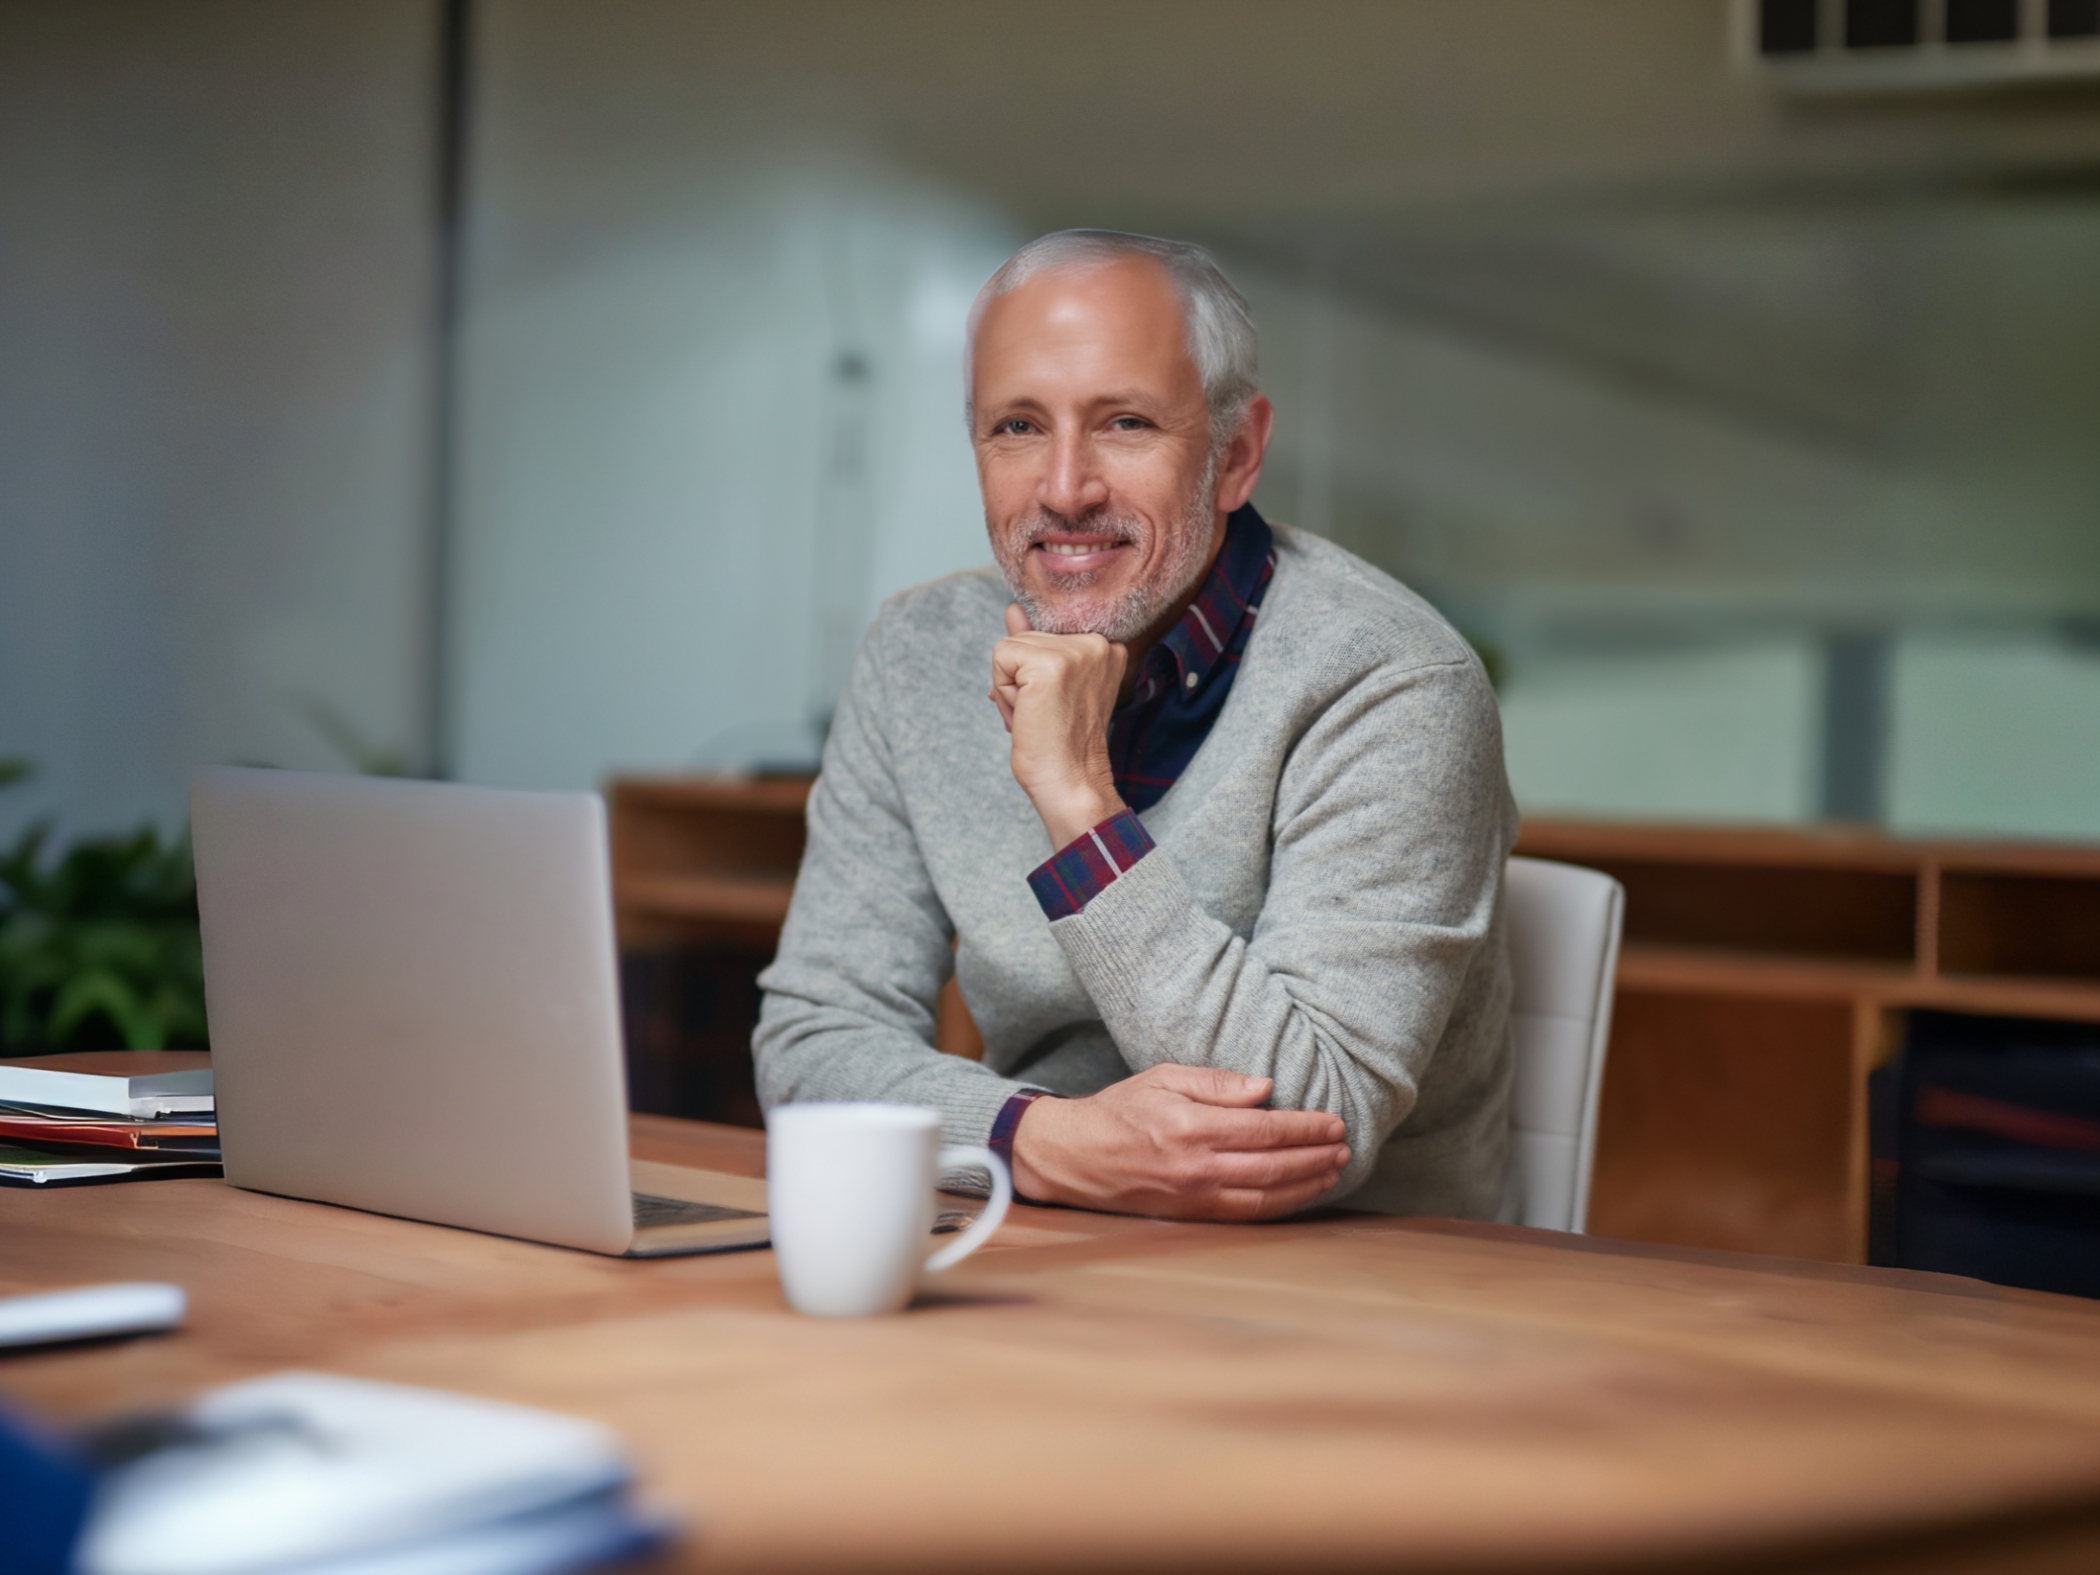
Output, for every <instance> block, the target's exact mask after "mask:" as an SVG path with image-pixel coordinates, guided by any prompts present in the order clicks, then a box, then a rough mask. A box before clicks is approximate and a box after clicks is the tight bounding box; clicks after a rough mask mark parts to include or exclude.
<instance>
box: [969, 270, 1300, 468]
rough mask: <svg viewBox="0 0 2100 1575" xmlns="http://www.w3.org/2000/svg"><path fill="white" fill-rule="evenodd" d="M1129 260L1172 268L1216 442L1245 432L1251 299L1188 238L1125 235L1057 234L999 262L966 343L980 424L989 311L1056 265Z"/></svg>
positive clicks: (1251, 377) (1250, 395)
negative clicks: (978, 358)
mask: <svg viewBox="0 0 2100 1575" xmlns="http://www.w3.org/2000/svg"><path fill="white" fill-rule="evenodd" d="M1126 257H1150V258H1151V259H1153V261H1155V262H1157V263H1158V264H1159V265H1160V266H1161V267H1163V268H1165V269H1166V270H1167V277H1168V278H1169V279H1171V280H1172V281H1173V283H1174V291H1175V293H1176V294H1177V295H1179V296H1180V297H1181V311H1182V321H1183V324H1184V326H1185V327H1186V328H1187V330H1188V341H1189V358H1190V359H1191V360H1193V361H1194V362H1195V363H1196V373H1197V375H1198V376H1199V377H1200V378H1202V380H1203V399H1204V403H1205V404H1206V405H1207V406H1208V407H1209V409H1210V441H1211V447H1212V448H1213V449H1221V448H1223V447H1224V446H1225V445H1226V444H1227V443H1229V442H1231V441H1232V439H1233V437H1234V436H1235V435H1236V434H1237V433H1238V432H1239V429H1240V423H1241V422H1243V421H1244V420H1246V418H1247V407H1248V405H1250V404H1251V403H1253V400H1254V396H1255V394H1256V393H1257V392H1259V390H1258V389H1257V387H1256V385H1255V374H1256V363H1255V335H1254V318H1253V315H1252V314H1251V313H1249V312H1248V310H1247V298H1246V297H1245V296H1243V295H1241V294H1240V292H1239V291H1238V290H1236V289H1234V288H1233V285H1232V281H1231V280H1230V279H1228V278H1226V277H1225V270H1224V269H1222V268H1220V267H1219V266H1218V260H1217V259H1216V258H1215V257H1213V256H1211V254H1210V253H1209V252H1208V251H1206V250H1205V249H1204V248H1203V247H1201V246H1197V245H1194V244H1192V243H1191V242H1188V241H1163V240H1160V239H1159V238H1157V237H1156V236H1151V235H1128V234H1125V233H1124V232H1123V231H1121V230H1058V231H1056V232H1054V233H1053V234H1050V235H1044V236H1039V237H1037V238H1036V239H1035V240H1032V241H1030V242H1029V243H1028V244H1027V245H1026V246H1024V247H1022V248H1021V249H1020V250H1019V251H1017V252H1015V253H1014V254H1013V256H1011V257H1009V258H1007V259H1006V261H1005V262H1003V263H1001V264H1000V265H999V269H998V272H996V273H994V274H993V275H992V276H991V278H989V279H987V280H985V282H984V288H983V289H981V290H979V291H978V292H977V299H976V301H974V302H973V303H972V304H971V306H970V326H969V332H968V334H967V336H966V337H965V339H964V341H963V387H964V389H965V394H964V398H963V409H964V411H965V412H966V413H967V414H968V416H969V419H970V420H971V422H972V424H973V425H974V423H975V421H976V412H975V406H976V390H975V388H974V387H973V386H972V383H973V378H974V362H975V355H976V347H977V325H978V323H979V322H981V321H982V320H983V318H984V313H985V308H986V307H988V306H990V305H991V304H992V302H994V301H996V300H997V299H998V298H999V297H1000V296H1002V295H1005V294H1006V293H1007V292H1009V291H1011V290H1017V289H1019V288H1020V287H1021V286H1022V285H1023V284H1025V283H1026V282H1027V281H1028V280H1029V279H1031V278H1033V277H1034V276H1035V275H1036V274H1039V273H1043V272H1045V271H1047V270H1049V269H1052V268H1069V267H1080V268H1086V267H1099V266H1101V265H1103V264H1106V263H1112V262H1120V261H1122V260H1123V259H1124V258H1126Z"/></svg>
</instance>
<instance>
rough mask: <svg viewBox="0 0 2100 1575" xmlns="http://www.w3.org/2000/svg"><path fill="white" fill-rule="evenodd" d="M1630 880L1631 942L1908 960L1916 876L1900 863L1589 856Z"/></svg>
mask: <svg viewBox="0 0 2100 1575" xmlns="http://www.w3.org/2000/svg"><path fill="white" fill-rule="evenodd" d="M1593 867H1594V868H1598V869H1601V870H1603V871H1604V872H1605V873H1606V874H1608V875H1611V876H1614V877H1615V878H1616V879H1617V880H1618V881H1619V882H1620V884H1622V885H1623V886H1624V887H1625V888H1626V941H1627V943H1628V944H1629V945H1652V946H1666V947H1708V948H1714V949H1717V950H1728V951H1734V952H1746V953H1754V954H1762V955H1767V956H1786V957H1796V958H1817V957H1824V958H1832V959H1842V960H1846V961H1854V962H1868V963H1883V964H1889V963H1895V964H1909V963H1911V962H1913V960H1914V959H1915V957H1916V949H1917V927H1918V882H1917V878H1916V877H1915V876H1914V875H1912V874H1909V873H1907V872H1903V871H1892V870H1859V869H1851V870H1847V869H1830V868H1813V867H1811V868H1794V869H1787V868H1783V867H1777V866H1773V865H1764V864H1704V865H1694V864H1684V863H1677V862H1674V861H1672V862H1665V861H1662V860H1645V859H1628V858H1616V859H1608V860H1597V861H1594V864H1593Z"/></svg>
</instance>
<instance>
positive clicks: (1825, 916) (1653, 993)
mask: <svg viewBox="0 0 2100 1575" xmlns="http://www.w3.org/2000/svg"><path fill="white" fill-rule="evenodd" d="M1518 851H1519V852H1521V853H1527V854H1530V855H1532V856H1534V857H1537V858H1547V859H1560V860H1563V861H1565V862H1567V863H1570V864H1582V865H1586V866H1588V867H1590V868H1592V869H1601V870H1604V871H1606V872H1607V873H1609V874H1611V875H1613V876H1615V877H1617V878H1618V879H1619V880H1620V881H1621V882H1622V883H1624V885H1625V887H1626V896H1627V900H1626V942H1625V947H1624V950H1623V951H1622V953H1621V957H1620V964H1619V978H1618V1001H1617V1013H1616V1017H1615V1020H1614V1025H1613V1032H1612V1043H1611V1051H1610V1056H1609V1059H1608V1060H1607V1062H1606V1064H1605V1082H1604V1096H1603V1102H1602V1109H1601V1113H1600V1116H1599V1127H1598V1134H1597V1169H1596V1176H1595V1180H1594V1182H1593V1185H1592V1191H1591V1201H1590V1222H1589V1223H1590V1229H1591V1230H1592V1231H1593V1232H1594V1233H1596V1234H1599V1235H1607V1236H1622V1237H1630V1238H1633V1239H1637V1240H1643V1241H1656V1242H1668V1243H1673V1244H1677V1245H1683V1246H1699V1247H1725V1248H1734V1249H1738V1250H1745V1251H1755V1252H1772V1253H1781V1254H1786V1255H1790V1256H1796V1257H1810V1258H1824V1259H1830V1260H1835V1261H1840V1262H1861V1261H1863V1260H1864V1258H1865V1252H1866V1227H1867V1196H1868V1175H1869V1169H1868V1150H1867V1099H1866V1090H1867V1076H1868V1074H1869V1073H1870V1072H1871V1071H1872V1070H1873V1069H1874V1068H1875V1067H1876V1066H1878V1065H1880V1064H1881V1063H1883V1062H1884V1061H1886V1060H1888V1059H1889V1058H1890V1057H1891V1056H1892V1055H1894V1054H1895V1052H1896V1051H1897V1050H1898V1049H1899V1048H1900V1046H1901V1044H1902V1038H1903V1029H1904V1018H1905V1014H1906V1013H1908V1012H1910V1011H1912V1010H1914V1009H1917V1008H1927V1007H1929V1008H1937V1009H1940V1010H1945V1011H1956V1012H1973V1013H1978V1014H1982V1015H1990V1016H2007V1017H2041V1018H2056V1019H2073V1020H2078V1021H2086V1022H2100V848H2093V847H2059V846H2048V845H2042V844H2033V843H2013V842H2006V843H1979V842H1927V841H1909V840H1903V839H1899V838H1894V837H1887V836H1883V835H1880V834H1878V833H1875V832H1872V831H1866V830H1860V829H1855V828H1829V829H1800V830H1796V829H1779V828H1770V829H1766V828H1735V827H1700V826H1656V825H1630V824H1611V823H1603V822H1592V821H1569V820H1538V821H1529V822H1527V823H1526V824H1525V827H1524V833H1523V837H1522V839H1521V841H1520V842H1519V843H1518Z"/></svg>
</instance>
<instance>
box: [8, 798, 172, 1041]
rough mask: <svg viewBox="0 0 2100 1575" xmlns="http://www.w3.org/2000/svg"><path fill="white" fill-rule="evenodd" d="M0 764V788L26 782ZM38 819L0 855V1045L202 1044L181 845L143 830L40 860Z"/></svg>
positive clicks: (47, 835) (43, 830) (42, 829)
mask: <svg viewBox="0 0 2100 1575" xmlns="http://www.w3.org/2000/svg"><path fill="white" fill-rule="evenodd" d="M29 770H30V768H29V766H28V764H27V763H26V762H24V761H20V760H5V759H0V787H5V786H7V785H9V784H11V783H14V782H19V781H20V780H22V779H23V778H24V777H26V776H28V775H29ZM50 840H51V823H50V822H49V821H48V820H43V821H38V822H37V823H35V824H33V825H31V826H30V827H29V828H28V829H27V830H25V831H24V832H23V833H22V834H21V835H20V836H19V837H18V838H17V839H16V840H15V843H14V845H13V846H12V847H10V848H8V849H6V850H5V851H4V852H0V1045H5V1046H6V1047H7V1048H8V1049H9V1050H11V1051H14V1052H16V1053H18V1054H19V1053H21V1052H23V1051H29V1052H32V1053H33V1052H36V1051H41V1050H68V1049H89V1048H101V1047H104V1046H108V1045H112V1044H116V1045H122V1046H125V1047H127V1048H129V1049H133V1050H157V1049H162V1048H165V1047H168V1046H171V1045H197V1046H201V1045H203V1044H204V1043H205V1024H204V958H203V950H202V947H201V944H200V941H199V937H198V931H197V886H196V877H195V875H194V873H193V871H192V866H191V861H190V849H189V843H188V840H187V839H186V838H177V839H175V840H174V841H172V842H167V843H164V842H163V841H162V840H161V835H160V832H159V831H158V830H156V829H155V828H154V827H151V826H146V827H143V828H141V829H140V830H138V831H136V832H133V833H131V834H130V835H128V836H101V837H87V838H83V839H81V840H80V841H78V842H75V843H74V844H73V845H72V846H71V847H69V848H66V849H65V850H64V851H63V852H62V853H59V854H57V855H56V857H55V858H47V856H46V844H47V843H48V842H49V841H50Z"/></svg>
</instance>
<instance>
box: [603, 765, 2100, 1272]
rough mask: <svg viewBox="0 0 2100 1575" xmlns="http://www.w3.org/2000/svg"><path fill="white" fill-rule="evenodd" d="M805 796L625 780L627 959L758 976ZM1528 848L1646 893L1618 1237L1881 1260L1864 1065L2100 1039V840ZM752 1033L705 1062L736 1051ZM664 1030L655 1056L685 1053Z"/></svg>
mask: <svg viewBox="0 0 2100 1575" xmlns="http://www.w3.org/2000/svg"><path fill="white" fill-rule="evenodd" d="M808 791H809V785H808V782H807V781H806V780H804V779H800V778H781V779H755V780H742V779H730V778H691V777H667V778H651V777H635V778H623V779H621V780H619V781H616V782H614V783H613V784H612V786H611V788H610V791H609V798H610V802H611V810H612V834H613V879H614V888H615V900H616V907H617V912H618V916H619V926H620V938H621V943H622V946H623V948H625V949H627V950H628V951H629V952H630V953H640V952H648V951H652V950H654V951H658V952H662V951H665V950H667V949H676V948H680V947H684V948H705V949H709V950H710V952H711V955H712V956H713V957H714V958H715V959H716V960H715V962H714V963H713V964H711V966H713V967H714V968H715V973H716V974H720V973H721V972H722V969H723V968H724V967H725V966H727V965H726V964H724V963H723V962H722V961H721V959H722V958H723V957H725V956H727V957H730V958H732V959H735V958H741V959H743V962H742V963H741V964H740V965H741V966H743V967H744V968H745V970H746V971H747V972H748V973H750V974H753V975H755V973H756V972H757V970H758V968H760V967H762V966H763V964H764V961H765V959H766V958H767V957H769V956H770V955H771V953H772V950H773V948H774V947H775V946H776V945H777V944H778V940H779V932H780V924H781V922H782V920H783V919H784V918H785V917H786V915H787V907H788V899H789V897H790V896H791V895H792V893H793V889H794V878H795V871H796V868H797V866H798V865H799V863H800V861H801V857H802V811H803V807H804V804H805V802H806V800H807V797H808ZM1518 851H1519V852H1522V853H1527V854H1530V855H1533V856H1534V857H1538V858H1547V859H1561V860H1565V861H1566V862H1568V863H1571V864H1583V865H1588V866H1590V867H1591V868H1594V869H1601V870H1605V871H1607V872H1609V873H1610V874H1612V875H1614V876H1616V877H1617V878H1618V879H1619V880H1620V881H1622V882H1623V883H1624V884H1625V886H1626V895H1627V904H1626V942H1625V947H1624V949H1623V951H1622V952H1621V955H1620V964H1619V993H1618V1003H1617V1010H1616V1015H1615V1019H1614V1025H1613V1032H1612V1042H1611V1051H1610V1057H1609V1060H1608V1062H1607V1064H1606V1071H1605V1081H1604V1095H1603V1104H1602V1113H1601V1116H1600V1126H1599V1130H1598V1143H1597V1169H1596V1177H1595V1182H1594V1184H1593V1187H1592V1193H1591V1204H1590V1229H1591V1231H1592V1232H1594V1233H1596V1234H1599V1235H1608V1236H1621V1237H1627V1238H1631V1239H1634V1240H1641V1241H1654V1242H1667V1243H1673V1244H1678V1245H1685V1246H1699V1247H1723V1248H1734V1249H1738V1250H1743V1251H1751V1252H1769V1253H1779V1254H1785V1255H1789V1256H1795V1257H1807V1258H1821V1259H1826V1260H1832V1261H1838V1262H1860V1261H1863V1259H1864V1257H1865V1251H1866V1220H1867V1191H1868V1154H1867V1118H1866V1080H1867V1074H1868V1073H1869V1072H1870V1071H1871V1070H1872V1069H1873V1068H1874V1067H1875V1066H1877V1065H1878V1064H1880V1063H1881V1062H1883V1061H1884V1060H1886V1059H1888V1057H1890V1056H1891V1055H1893V1054H1894V1053H1895V1051H1896V1050H1897V1048H1899V1046H1900V1044H1901V1042H1902V1035H1903V1027H1904V1017H1905V1014H1906V1013H1907V1012H1908V1011H1910V1010H1911V1009H1913V1008H1916V1007H1939V1008H1944V1009H1947V1010H1953V1011H1964V1012H1977V1013H1986V1014H1998V1015H2007V1016H2027V1017H2044V1018H2059V1019H2062V1018H2070V1019H2078V1020H2083V1021H2091V1022H2100V848H2069V847H2049V846H2041V845H2035V844H2019V843H1954V842H1916V841H1904V840H1899V839H1896V838H1890V837H1883V836H1879V835H1875V834H1873V833H1869V832H1863V831H1839V830H1833V831H1823V830H1781V829H1730V828H1721V827H1698V826H1653V825H1623V824H1608V823H1600V822H1582V821H1562V820H1538V821H1531V822H1528V823H1527V824H1526V825H1525V828H1524V834H1523V838H1522V840H1521V841H1520V842H1519V844H1518ZM709 977H710V978H714V977H715V975H709ZM732 993H733V992H732ZM938 1022H939V1029H938V1039H939V1043H940V1046H941V1048H943V1049H944V1050H948V1051H951V1052H953V1053H957V1054H965V1055H972V1054H980V1053H981V1052H982V1046H981V1043H980V1042H979V1041H978V1040H977V1037H976V1030H975V1026H974V1025H973V1024H972V1023H971V1022H970V1019H969V1013H968V1011H967V1010H966V1009H965V1008H964V1006H963V1004H962V1000H961V997H960V995H959V994H957V992H956V991H955V989H954V987H953V985H952V984H951V985H950V987H949V988H948V989H947V990H946V991H945V992H944V993H943V995H942V999H941V1003H940V1011H939V1017H938ZM733 1027H734V1025H731V1027H729V1028H723V1029H721V1030H720V1031H719V1032H717V1033H716V1034H715V1038H714V1040H713V1041H712V1042H713V1043H714V1049H713V1051H712V1052H711V1053H713V1054H716V1055H718V1056H721V1057H725V1058H726V1057H730V1056H733V1055H735V1054H737V1053H738V1048H737V1047H738V1040H737V1038H736V1034H735V1033H734V1032H733V1031H731V1029H732V1028H733ZM744 1032H745V1033H748V1027H746V1028H745V1029H744ZM658 1038H659V1039H660V1040H662V1041H664V1045H663V1046H660V1048H659V1050H658V1051H657V1052H656V1054H657V1055H658V1058H659V1059H661V1058H662V1057H664V1056H669V1055H672V1054H674V1053H675V1051H674V1050H673V1049H672V1048H669V1047H668V1045H669V1041H670V1040H671V1039H672V1038H675V1035H669V1034H659V1035H658ZM673 1113H685V1114H717V1115H718V1116H719V1115H721V1114H728V1115H730V1116H732V1117H733V1116H735V1115H736V1114H737V1112H736V1111H727V1112H718V1111H701V1110H682V1111H673Z"/></svg>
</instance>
